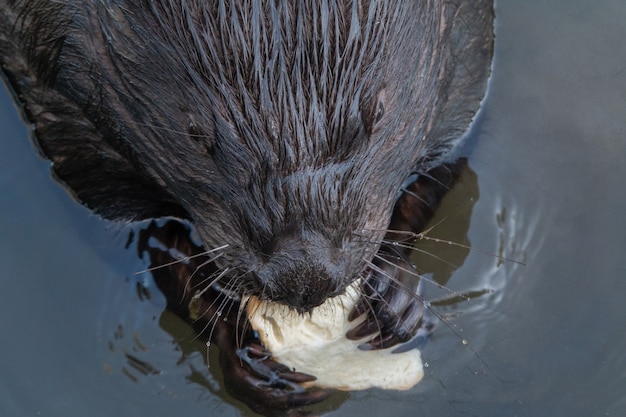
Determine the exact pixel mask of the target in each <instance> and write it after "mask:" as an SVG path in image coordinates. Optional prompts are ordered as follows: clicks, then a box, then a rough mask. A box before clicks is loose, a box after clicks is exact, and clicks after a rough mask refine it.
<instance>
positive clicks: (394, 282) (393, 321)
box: [346, 265, 433, 351]
mask: <svg viewBox="0 0 626 417" xmlns="http://www.w3.org/2000/svg"><path fill="white" fill-rule="evenodd" d="M404 270H405V268H400V267H398V268H396V267H395V266H392V265H389V266H388V267H387V268H384V269H381V271H380V272H376V273H374V272H372V273H371V274H370V276H369V277H368V278H367V279H366V281H365V283H364V285H363V291H364V295H363V297H362V298H361V300H360V302H359V303H358V304H357V306H356V307H355V308H354V310H353V311H352V313H351V314H350V317H349V320H351V321H352V320H355V319H357V318H358V317H360V316H362V315H363V314H365V315H366V318H365V321H363V322H362V323H360V324H359V325H358V326H356V327H355V328H353V329H351V330H350V331H349V332H348V333H347V334H346V336H347V337H348V338H349V339H352V340H360V339H364V338H366V337H368V336H371V338H370V340H368V341H366V342H365V343H363V344H362V345H361V346H360V348H361V349H365V350H369V349H387V348H391V347H394V346H396V345H398V344H402V343H406V342H409V341H411V345H412V346H414V345H415V343H413V342H415V340H414V339H415V338H417V337H419V338H420V339H421V340H423V339H424V338H425V337H426V336H427V335H428V333H430V331H431V330H432V327H433V325H432V323H425V322H424V320H423V317H424V310H425V308H427V304H428V303H427V302H426V301H424V300H423V299H422V298H421V296H420V295H419V293H418V292H417V291H416V290H414V289H412V288H411V287H410V286H407V285H406V284H405V283H406V282H411V280H413V281H415V279H414V277H413V276H412V275H411V276H403V275H410V274H409V273H408V272H405V271H404ZM404 350H406V349H405V348H404V347H400V348H398V349H397V351H404Z"/></svg>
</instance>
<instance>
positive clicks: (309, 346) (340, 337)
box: [247, 284, 424, 391]
mask: <svg viewBox="0 0 626 417" xmlns="http://www.w3.org/2000/svg"><path fill="white" fill-rule="evenodd" d="M358 298H359V293H358V284H355V285H353V286H351V287H349V288H348V290H347V291H346V293H345V294H343V295H341V296H339V297H335V298H332V299H329V300H327V301H326V302H325V303H324V304H322V305H321V306H319V307H317V308H315V309H314V310H313V311H312V312H311V313H307V314H299V313H298V312H296V311H295V310H293V309H289V308H288V307H286V306H284V305H281V304H277V303H271V302H264V301H259V300H258V299H257V298H255V297H251V298H249V299H248V300H247V309H248V318H249V320H250V323H251V324H252V327H253V328H254V329H255V330H257V331H258V333H259V336H260V338H261V341H262V342H263V344H264V345H265V347H266V348H267V349H268V350H269V351H270V352H272V355H273V359H274V360H276V361H278V362H280V363H282V364H284V365H286V366H287V367H289V368H290V369H294V370H296V371H298V372H303V373H306V374H310V375H314V376H315V377H317V380H315V381H313V382H311V383H310V384H309V385H315V386H318V387H322V388H335V389H340V390H346V391H353V390H362V389H367V388H372V387H377V388H383V389H397V390H406V389H409V388H411V387H413V386H414V385H415V384H417V383H418V382H419V381H420V380H421V379H422V377H423V376H424V370H423V367H422V359H421V355H420V351H419V350H418V349H412V350H409V351H407V352H403V353H395V354H392V353H391V351H392V350H393V349H385V350H370V351H363V350H360V349H359V348H358V345H359V344H361V343H363V341H353V340H349V339H347V338H346V337H345V335H346V332H347V331H348V330H349V329H351V328H353V327H355V326H356V325H357V324H358V323H360V322H361V321H363V320H364V319H365V317H364V316H363V317H361V318H359V319H357V320H355V321H352V322H349V321H348V320H347V318H348V315H349V314H350V312H351V311H352V309H353V307H354V306H355V304H356V302H357V300H358Z"/></svg>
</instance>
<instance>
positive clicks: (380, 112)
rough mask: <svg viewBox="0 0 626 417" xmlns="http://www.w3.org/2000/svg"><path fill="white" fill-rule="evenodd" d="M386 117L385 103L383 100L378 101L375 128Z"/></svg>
mask: <svg viewBox="0 0 626 417" xmlns="http://www.w3.org/2000/svg"><path fill="white" fill-rule="evenodd" d="M384 115H385V103H383V101H382V100H378V103H377V104H376V110H375V111H374V126H375V125H377V124H378V123H380V121H381V120H382V118H383V116H384Z"/></svg>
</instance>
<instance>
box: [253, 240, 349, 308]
mask: <svg viewBox="0 0 626 417" xmlns="http://www.w3.org/2000/svg"><path fill="white" fill-rule="evenodd" d="M280 240H281V242H280V246H279V248H277V249H276V250H275V251H273V253H272V254H271V255H270V256H268V258H267V261H266V262H265V263H263V264H262V265H261V267H260V268H259V269H258V270H257V271H255V272H254V276H255V286H256V287H257V292H258V294H260V296H261V298H262V299H267V300H271V301H274V302H278V303H281V304H285V305H288V306H290V307H292V308H294V309H296V310H298V311H300V312H306V311H309V310H311V309H312V308H314V307H317V306H319V305H320V304H322V303H323V302H324V301H326V300H327V299H328V298H329V297H333V296H336V295H339V294H341V293H343V291H344V290H345V288H346V287H347V285H348V284H349V283H350V282H351V281H352V274H351V273H350V272H349V267H348V265H347V263H346V259H345V258H344V256H342V254H344V251H341V250H338V249H336V248H335V249H334V250H333V249H332V247H330V246H329V245H327V244H326V245H325V244H321V242H317V244H316V243H314V242H311V241H310V240H300V239H291V238H288V239H284V238H283V239H280Z"/></svg>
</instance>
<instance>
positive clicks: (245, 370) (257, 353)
mask: <svg viewBox="0 0 626 417" xmlns="http://www.w3.org/2000/svg"><path fill="white" fill-rule="evenodd" d="M225 359H226V360H225ZM222 367H223V369H224V376H225V378H226V381H225V382H226V388H227V389H228V391H229V392H231V394H233V395H234V396H236V397H238V398H239V399H240V400H242V401H244V402H246V403H247V404H248V406H249V407H250V408H252V409H253V410H254V411H256V412H258V413H260V414H266V415H267V413H269V414H271V415H276V411H277V410H282V411H283V415H289V416H292V415H305V414H293V413H294V412H297V413H301V412H300V411H295V410H294V409H295V408H297V407H301V406H305V405H309V404H314V403H317V402H320V401H323V400H325V399H326V398H328V396H329V395H330V391H328V390H319V389H318V390H307V389H305V388H304V387H303V386H302V385H300V384H302V383H305V382H310V381H314V380H315V377H314V376H312V375H308V374H303V373H301V372H295V371H292V370H290V369H289V368H287V367H286V366H285V365H282V364H280V363H278V362H276V361H274V360H272V355H271V353H270V352H268V351H267V350H266V349H265V348H264V347H263V346H261V345H260V344H258V343H254V342H250V343H248V344H247V345H246V346H244V347H242V348H240V349H237V350H236V351H235V353H234V355H232V354H231V355H229V357H228V358H222Z"/></svg>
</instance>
